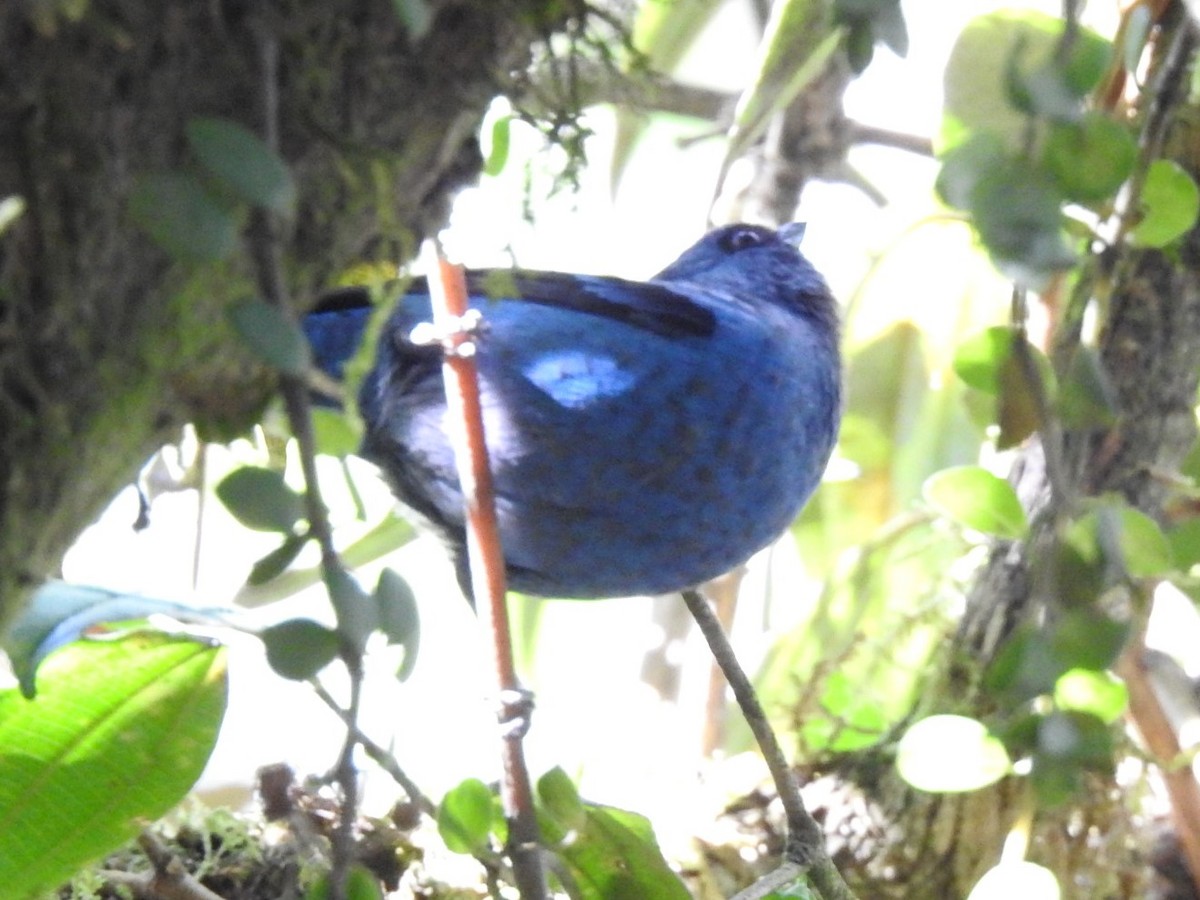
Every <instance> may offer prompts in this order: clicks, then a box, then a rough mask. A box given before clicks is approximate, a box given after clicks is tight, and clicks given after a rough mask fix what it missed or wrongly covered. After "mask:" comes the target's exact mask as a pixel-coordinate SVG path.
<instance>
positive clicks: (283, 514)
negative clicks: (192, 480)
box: [216, 466, 304, 535]
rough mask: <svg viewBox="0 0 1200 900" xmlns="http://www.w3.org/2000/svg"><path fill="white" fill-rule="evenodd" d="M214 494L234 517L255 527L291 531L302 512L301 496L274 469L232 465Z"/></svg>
mask: <svg viewBox="0 0 1200 900" xmlns="http://www.w3.org/2000/svg"><path fill="white" fill-rule="evenodd" d="M216 494H217V498H218V499H219V500H220V501H221V502H222V503H223V504H225V508H226V509H228V510H229V512H230V513H231V514H232V515H233V517H234V518H235V519H237V520H238V521H239V522H241V523H242V524H243V525H245V526H246V527H247V528H253V529H254V530H255V531H278V532H280V533H282V534H289V535H290V534H291V533H292V532H293V530H294V529H295V527H296V523H297V522H298V521H299V520H300V518H301V517H302V516H303V515H304V499H303V498H302V497H301V496H300V495H299V494H297V493H296V492H295V491H293V490H292V489H291V488H290V487H288V486H287V483H286V482H285V481H284V479H283V473H282V472H276V471H275V470H274V469H264V468H262V467H260V466H242V467H241V468H240V469H234V470H233V471H232V472H230V473H229V474H228V475H226V476H225V477H224V478H223V479H222V480H221V483H220V484H218V485H217V487H216Z"/></svg>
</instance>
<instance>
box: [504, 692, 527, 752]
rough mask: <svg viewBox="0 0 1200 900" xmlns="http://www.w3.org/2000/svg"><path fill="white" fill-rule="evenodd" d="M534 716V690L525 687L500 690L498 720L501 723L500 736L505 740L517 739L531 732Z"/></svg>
mask: <svg viewBox="0 0 1200 900" xmlns="http://www.w3.org/2000/svg"><path fill="white" fill-rule="evenodd" d="M532 718H533V692H532V691H527V690H525V689H524V688H510V689H508V690H504V691H501V692H500V696H499V698H498V703H497V704H496V721H497V722H499V723H500V736H501V737H502V738H504V739H505V740H517V739H520V738H523V737H525V735H526V734H528V733H529V725H530V723H531V721H532Z"/></svg>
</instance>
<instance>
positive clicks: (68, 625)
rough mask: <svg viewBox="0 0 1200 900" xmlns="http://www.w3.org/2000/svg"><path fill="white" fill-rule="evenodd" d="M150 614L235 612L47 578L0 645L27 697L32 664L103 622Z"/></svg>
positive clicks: (223, 615)
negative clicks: (48, 579) (48, 580)
mask: <svg viewBox="0 0 1200 900" xmlns="http://www.w3.org/2000/svg"><path fill="white" fill-rule="evenodd" d="M154 615H165V616H170V617H171V618H173V619H176V620H178V621H180V622H197V623H202V624H223V623H225V622H227V621H228V620H229V618H230V617H231V616H233V615H235V614H234V613H233V611H232V610H228V609H217V608H210V609H204V608H198V607H192V606H184V605H182V604H179V603H172V602H169V601H167V600H158V599H155V598H153V597H143V596H141V595H140V594H125V593H120V592H116V591H109V590H105V589H103V588H96V587H88V586H85V585H74V584H67V583H66V582H62V581H51V582H47V583H46V584H44V585H42V586H41V587H39V588H38V589H37V590H36V591H35V592H34V594H33V597H32V599H31V600H30V603H29V606H27V607H26V608H25V610H24V611H23V612H22V613H21V615H20V616H19V617H18V618H17V619H16V620H15V621H14V622H13V624H12V625H11V626H10V627H9V630H8V632H7V633H6V634H5V635H4V641H3V647H4V651H5V652H6V653H7V654H8V658H9V662H10V663H11V665H12V668H13V674H15V675H16V676H17V680H18V681H19V683H20V685H21V692H22V693H23V694H24V695H25V696H26V697H30V698H32V697H33V696H34V693H35V691H34V687H35V682H34V678H35V675H36V673H37V668H38V666H39V665H40V664H41V662H42V660H44V659H45V658H46V657H47V656H49V655H50V654H51V653H53V652H54V651H55V650H58V649H59V648H61V647H65V646H67V645H68V644H71V643H74V642H75V641H77V640H79V639H80V638H81V637H83V636H84V634H85V633H86V632H87V631H89V630H90V629H92V628H94V627H95V626H97V625H100V624H102V623H105V622H129V621H134V620H137V619H146V618H149V617H150V616H154Z"/></svg>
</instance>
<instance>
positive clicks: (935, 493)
mask: <svg viewBox="0 0 1200 900" xmlns="http://www.w3.org/2000/svg"><path fill="white" fill-rule="evenodd" d="M924 495H925V500H926V501H927V502H928V503H930V504H931V505H932V506H934V507H935V508H936V509H937V510H938V511H939V512H940V513H942V514H943V515H944V516H946V517H947V518H949V519H952V520H954V521H955V522H957V523H959V524H960V525H964V526H966V527H967V528H972V529H974V530H975V531H981V532H983V533H984V534H991V535H995V536H996V537H1002V538H1008V539H1010V540H1016V539H1018V538H1021V537H1024V535H1025V533H1026V532H1027V531H1028V530H1029V520H1028V518H1027V517H1026V515H1025V510H1024V509H1023V508H1022V507H1021V501H1020V500H1018V499H1017V493H1016V491H1015V490H1013V487H1012V485H1010V484H1009V483H1008V482H1007V481H1005V480H1004V479H1003V478H1000V477H998V476H996V475H993V474H992V473H991V472H989V471H987V470H986V469H983V468H980V467H979V466H957V467H955V468H952V469H943V470H942V471H940V472H935V473H934V474H933V475H931V476H930V477H929V479H928V480H927V481H926V482H925V488H924Z"/></svg>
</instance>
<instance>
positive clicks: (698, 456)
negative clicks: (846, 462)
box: [305, 225, 841, 597]
mask: <svg viewBox="0 0 1200 900" xmlns="http://www.w3.org/2000/svg"><path fill="white" fill-rule="evenodd" d="M802 234H803V226H801V225H789V226H785V227H784V228H783V229H781V230H780V231H778V232H776V231H773V230H771V229H769V228H763V227H759V226H753V225H730V226H727V227H724V228H720V229H717V230H715V231H712V232H710V233H709V234H707V235H705V236H704V237H703V238H702V239H701V240H700V241H699V242H698V243H696V244H695V245H694V246H693V247H691V249H689V250H687V251H686V252H685V253H684V254H683V255H682V256H680V257H679V259H677V260H675V262H673V263H672V264H671V265H669V266H667V268H665V269H664V270H663V271H662V272H660V273H659V274H658V275H656V276H654V277H653V278H651V279H649V280H648V281H644V282H638V281H626V280H623V279H619V278H604V277H596V276H587V275H567V274H561V273H555V272H523V271H513V272H507V271H494V272H472V273H469V275H468V286H469V290H470V293H471V299H470V302H471V306H472V308H473V309H477V310H479V311H480V313H481V314H482V316H483V323H484V324H483V327H482V330H481V332H480V334H479V335H478V337H477V340H476V343H477V347H478V352H477V361H478V367H479V378H480V390H481V397H482V404H483V414H484V433H485V438H486V441H487V446H488V450H489V454H490V458H491V465H492V471H493V474H494V481H495V489H496V505H497V516H498V520H499V527H500V539H501V544H502V546H503V552H504V558H505V562H506V566H507V572H508V581H509V585H510V586H511V587H512V588H513V589H514V590H518V591H522V592H525V593H529V594H537V595H541V596H557V597H611V596H625V595H630V594H648V593H665V592H669V591H675V590H679V589H683V588H688V587H692V586H695V585H697V584H699V583H701V582H704V581H706V580H708V579H710V578H714V577H716V576H718V575H720V574H722V573H723V572H726V571H728V570H729V569H731V568H733V567H735V566H737V565H739V564H741V563H743V562H745V561H746V560H747V559H748V558H749V557H750V556H751V555H752V554H754V553H755V552H756V551H758V550H760V549H762V548H763V547H765V546H767V545H768V544H769V543H771V541H773V540H774V539H775V538H777V537H778V536H779V535H780V534H781V533H782V532H783V530H784V529H785V528H787V526H788V524H789V523H790V522H791V521H792V520H793V519H794V517H795V516H796V514H797V513H798V512H799V511H800V508H801V507H802V506H803V505H804V503H805V501H806V500H807V499H808V497H809V495H810V494H811V493H812V492H813V490H814V489H815V488H816V486H817V483H818V482H819V481H820V478H821V474H822V472H823V471H824V469H825V465H826V463H827V461H828V459H829V455H830V453H831V451H832V449H833V445H834V440H835V437H836V432H837V427H838V421H839V417H840V410H841V382H840V377H841V376H840V365H839V355H838V327H837V313H836V309H835V303H834V300H833V297H832V296H831V295H830V292H829V289H828V287H827V286H826V285H825V282H824V280H823V279H822V278H821V276H820V274H819V273H818V272H817V271H816V269H814V268H813V266H812V265H811V264H810V263H809V262H808V261H807V260H806V259H805V258H804V257H803V256H802V255H801V254H800V252H799V250H798V249H797V247H796V244H797V243H798V242H799V239H800V237H801V235H802ZM369 315H370V307H369V305H368V304H367V301H366V297H365V294H359V295H357V296H355V297H353V298H352V299H351V300H349V301H348V300H347V298H346V297H344V296H343V297H342V298H341V299H340V300H338V301H335V302H333V303H330V304H328V305H326V306H325V307H322V308H319V309H318V310H317V311H315V312H314V313H311V314H310V315H309V316H308V317H307V318H306V320H305V330H306V332H307V334H308V337H309V340H310V341H311V343H312V345H313V348H314V357H315V359H316V362H317V364H318V365H319V366H320V367H321V368H322V369H324V370H325V371H326V372H327V373H329V374H331V375H333V376H334V377H340V376H341V370H342V367H343V365H344V364H345V362H346V361H347V359H348V358H349V357H350V356H351V355H352V354H353V353H354V351H355V350H356V348H357V345H358V344H359V342H360V341H361V338H362V333H363V330H364V329H365V327H366V323H367V320H368V318H369ZM431 317H432V313H431V310H430V301H429V295H428V290H427V288H426V285H425V283H424V281H422V280H418V281H414V282H413V283H411V284H410V285H409V286H408V287H407V289H406V293H405V294H404V295H403V296H402V297H400V298H399V299H398V301H397V302H396V307H395V310H394V312H392V313H391V314H390V317H389V318H388V320H387V323H386V325H385V326H384V330H383V333H382V335H381V337H380V340H379V345H378V347H377V349H376V351H375V358H374V365H373V366H372V368H371V370H370V372H369V374H368V375H367V376H366V378H365V380H364V381H363V384H362V388H361V391H360V394H359V411H360V413H361V415H362V417H363V419H364V423H365V437H364V441H363V446H362V450H361V453H362V455H363V456H364V457H365V458H366V459H368V460H370V461H372V462H374V463H375V464H376V465H378V466H379V467H380V469H382V471H383V473H384V474H385V475H386V477H387V479H388V481H389V482H390V483H391V486H392V489H393V490H394V492H395V494H396V496H397V497H398V498H399V499H400V501H401V502H402V503H403V504H404V505H405V506H407V507H408V508H409V509H411V510H412V511H414V512H415V513H417V514H418V516H420V517H421V518H423V519H424V520H426V521H427V522H428V523H429V524H430V525H431V526H432V527H433V528H434V529H436V530H437V531H438V532H439V533H440V534H441V535H442V536H443V537H444V538H445V539H446V541H447V542H448V543H449V545H450V547H451V549H452V551H453V553H454V555H455V559H456V562H457V565H458V571H459V580H460V582H461V583H463V584H464V585H465V584H466V583H467V580H466V549H465V544H466V542H465V535H464V527H463V519H464V513H463V501H462V494H461V491H460V489H459V485H458V478H457V474H456V468H455V465H454V456H453V451H452V449H451V447H450V444H449V442H448V439H447V431H448V429H447V422H446V418H447V410H446V399H445V393H444V390H443V386H442V375H441V362H442V349H441V347H440V346H437V345H434V346H429V345H427V344H426V343H423V342H417V341H414V339H413V329H414V328H416V327H417V326H418V325H419V324H420V323H423V322H428V321H429V320H430V319H431Z"/></svg>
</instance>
